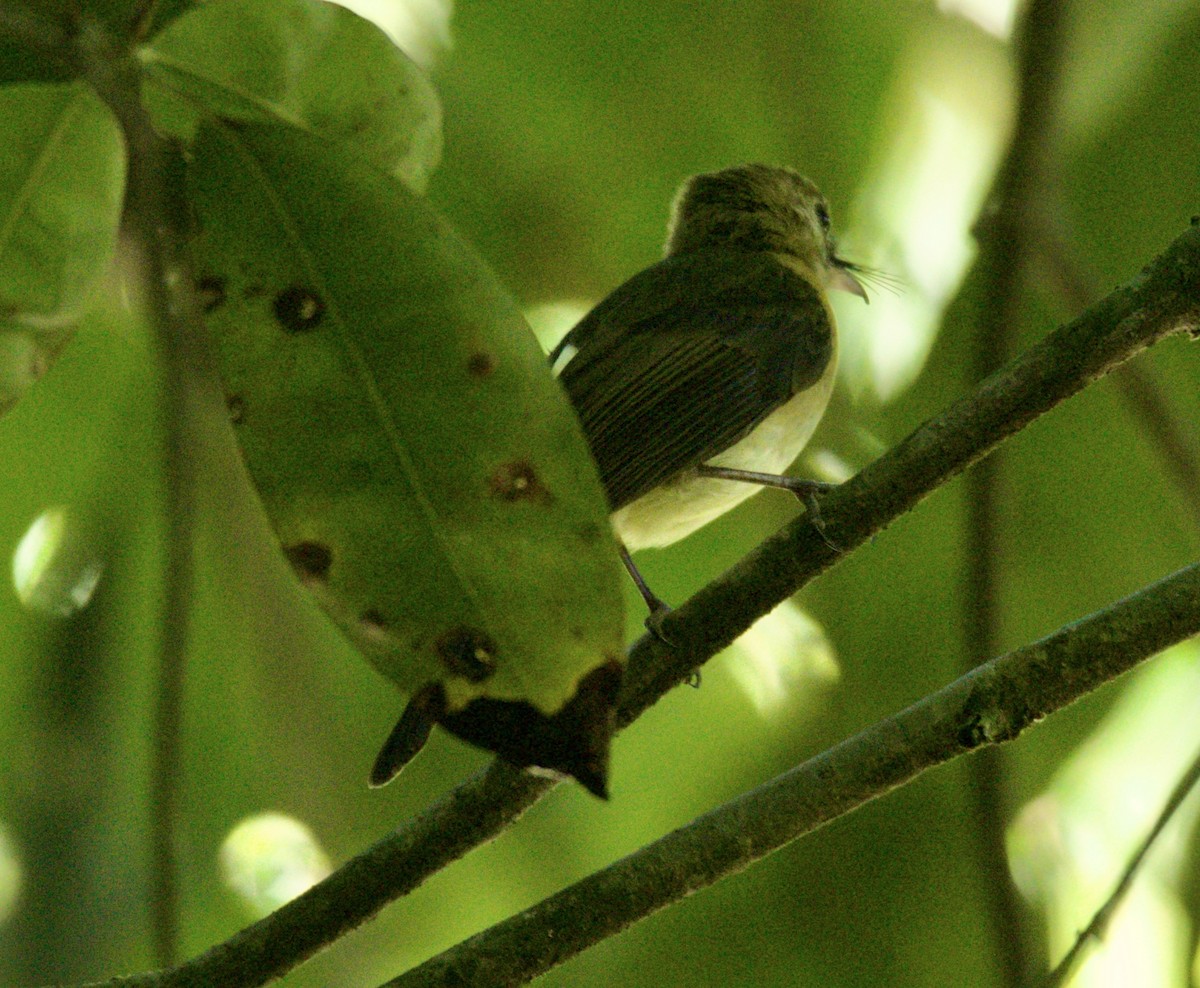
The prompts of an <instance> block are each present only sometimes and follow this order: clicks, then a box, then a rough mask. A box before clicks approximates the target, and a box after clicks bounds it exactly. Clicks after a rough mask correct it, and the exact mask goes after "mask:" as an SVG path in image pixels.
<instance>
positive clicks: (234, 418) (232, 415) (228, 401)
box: [225, 395, 246, 425]
mask: <svg viewBox="0 0 1200 988" xmlns="http://www.w3.org/2000/svg"><path fill="white" fill-rule="evenodd" d="M225 408H226V410H228V412H229V421H230V422H232V423H233V424H234V425H237V424H238V423H239V422H241V421H242V420H243V419H244V418H245V417H246V399H245V398H243V397H242V396H241V395H228V396H227V397H226V398H225Z"/></svg>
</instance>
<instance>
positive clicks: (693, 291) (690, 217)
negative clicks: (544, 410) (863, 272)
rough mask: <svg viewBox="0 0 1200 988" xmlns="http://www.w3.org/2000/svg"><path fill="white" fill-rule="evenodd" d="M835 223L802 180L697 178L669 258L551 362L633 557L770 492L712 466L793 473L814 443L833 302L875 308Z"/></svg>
mask: <svg viewBox="0 0 1200 988" xmlns="http://www.w3.org/2000/svg"><path fill="white" fill-rule="evenodd" d="M829 227H830V222H829V210H828V207H827V205H826V203H825V200H824V198H823V197H822V196H821V194H820V193H819V192H818V191H817V189H816V187H815V186H813V184H812V183H811V182H809V181H808V180H807V179H805V178H803V177H801V176H800V175H798V174H796V173H795V172H794V171H792V170H790V169H787V168H776V167H771V166H767V165H743V166H740V167H737V168H730V169H726V170H724V171H720V172H715V173H713V174H707V175H697V176H695V177H693V178H691V179H689V180H688V181H687V182H685V183H684V185H683V187H682V188H681V189H680V192H679V194H678V196H677V197H676V200H675V205H674V208H673V211H672V218H671V223H670V228H669V232H668V236H667V244H666V257H665V258H664V259H663V260H662V261H660V262H659V263H657V264H655V265H653V266H651V267H649V268H647V269H646V270H644V271H642V272H640V273H639V274H636V275H634V276H633V277H632V278H630V279H629V280H628V281H627V282H625V283H624V284H623V285H621V286H620V287H619V288H617V289H616V290H615V291H614V292H613V293H612V294H611V295H609V296H608V297H607V298H605V299H604V300H603V301H602V302H600V304H599V305H597V306H596V308H595V309H593V310H592V311H591V312H590V313H588V315H587V316H585V317H584V318H583V319H582V320H581V321H580V322H579V324H578V325H576V326H575V328H574V329H572V330H571V331H570V332H569V333H568V334H567V336H566V337H565V338H564V339H563V340H562V342H561V343H559V345H558V346H557V347H556V348H555V349H554V351H553V352H552V353H551V354H550V361H551V366H552V368H553V369H554V371H555V372H556V373H557V374H558V376H559V380H560V382H561V384H562V385H563V387H564V388H565V389H566V392H567V394H568V396H569V397H570V399H571V402H572V403H573V405H574V406H575V410H576V412H577V414H578V415H579V419H580V422H581V424H582V426H583V431H584V434H585V436H586V437H587V439H588V443H589V445H590V447H591V451H592V455H593V457H594V458H595V459H596V462H597V464H598V466H599V468H600V476H601V480H602V482H603V483H604V487H605V490H606V492H607V494H608V498H609V505H610V507H611V508H612V510H613V526H614V529H615V530H616V533H617V535H618V537H619V538H620V539H621V540H622V541H623V542H624V543H625V545H626V546H627V547H628V548H629V549H631V550H636V549H639V548H643V547H646V546H657V545H667V544H669V543H671V542H674V541H676V540H677V539H679V538H682V537H684V536H685V535H687V534H689V533H690V532H692V531H694V530H695V529H697V528H699V527H700V526H702V525H704V524H706V523H707V522H708V521H711V520H712V519H713V518H715V517H717V516H718V515H720V514H722V513H723V512H725V511H727V510H729V509H730V508H732V507H733V506H734V505H736V504H738V503H740V502H741V501H743V500H745V499H746V498H747V497H749V496H751V495H752V494H754V493H755V491H757V490H758V487H757V486H755V485H754V484H750V483H746V482H744V481H742V480H732V479H726V478H725V477H713V476H702V475H701V472H702V471H704V470H713V469H715V470H727V471H728V470H732V471H735V472H736V471H752V472H755V473H758V474H768V475H777V474H781V473H782V472H783V471H784V470H786V469H787V467H788V466H789V465H790V464H791V463H792V462H793V461H794V460H795V458H796V457H797V456H798V455H799V453H800V451H801V450H802V449H803V447H804V445H805V444H806V443H807V442H808V439H809V437H810V436H811V434H812V432H813V430H814V429H815V427H816V424H817V422H818V421H819V420H820V418H821V415H822V414H823V413H824V410H825V406H826V404H827V402H828V399H829V393H830V391H831V390H832V384H833V375H834V370H835V367H836V361H837V341H836V332H835V327H834V321H833V314H832V312H831V311H830V309H829V305H828V302H827V299H826V295H825V291H826V289H828V288H842V289H845V290H849V291H852V292H854V293H855V294H858V295H860V296H862V297H864V298H865V294H864V293H863V290H862V288H861V287H860V286H859V284H858V282H857V281H856V280H855V279H854V278H853V276H852V274H851V272H852V271H853V270H854V267H853V266H852V265H850V264H848V263H847V262H845V261H843V260H842V259H841V258H839V257H838V256H837V253H836V249H835V244H834V241H833V238H832V236H831V234H830V232H829Z"/></svg>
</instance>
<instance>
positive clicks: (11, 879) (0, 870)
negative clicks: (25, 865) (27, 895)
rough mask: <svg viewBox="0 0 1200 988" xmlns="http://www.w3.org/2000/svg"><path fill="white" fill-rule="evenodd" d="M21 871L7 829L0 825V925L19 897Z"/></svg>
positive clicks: (5, 919) (7, 916) (19, 862)
mask: <svg viewBox="0 0 1200 988" xmlns="http://www.w3.org/2000/svg"><path fill="white" fill-rule="evenodd" d="M22 877H23V871H22V868H21V859H20V858H18V857H17V849H16V848H15V847H14V846H13V843H12V840H11V839H10V838H9V835H8V830H7V829H6V828H5V827H4V826H3V825H0V926H3V924H4V923H6V922H7V921H8V920H9V918H10V917H11V916H12V914H13V912H14V910H15V909H16V906H17V900H18V899H20V897H21V883H22Z"/></svg>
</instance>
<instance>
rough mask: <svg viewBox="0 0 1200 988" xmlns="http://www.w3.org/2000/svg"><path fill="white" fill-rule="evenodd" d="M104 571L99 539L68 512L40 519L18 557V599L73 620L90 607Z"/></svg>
mask: <svg viewBox="0 0 1200 988" xmlns="http://www.w3.org/2000/svg"><path fill="white" fill-rule="evenodd" d="M103 572H104V560H103V558H101V555H100V548H99V545H98V543H97V540H96V539H95V537H94V536H93V535H92V534H91V533H89V532H88V531H87V529H86V527H85V526H84V525H83V524H82V523H81V522H80V521H79V520H78V519H77V518H76V517H74V516H73V514H72V512H71V511H70V509H68V508H65V507H55V508H49V509H47V510H46V511H44V512H43V513H42V514H40V515H39V516H38V517H37V518H36V519H35V520H34V522H33V524H31V525H30V526H29V528H28V529H27V530H26V532H25V534H24V535H23V536H22V537H21V540H20V542H18V543H17V548H16V551H15V552H14V553H13V564H12V575H13V586H14V587H15V588H16V591H17V599H18V600H20V601H21V603H22V604H23V605H24V606H25V607H28V608H29V609H30V610H31V611H36V612H38V613H40V614H47V615H50V616H52V617H70V616H71V615H73V614H77V613H78V612H79V611H81V610H83V608H85V607H87V605H88V603H89V602H90V601H91V599H92V594H94V593H95V591H96V585H97V584H98V583H99V582H100V576H101V574H102V573H103Z"/></svg>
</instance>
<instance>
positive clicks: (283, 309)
mask: <svg viewBox="0 0 1200 988" xmlns="http://www.w3.org/2000/svg"><path fill="white" fill-rule="evenodd" d="M271 308H272V310H273V311H274V313H275V318H276V319H278V320H279V325H281V326H282V327H283V328H284V329H286V330H287V331H288V332H289V333H306V332H308V331H309V330H310V329H316V328H317V327H318V326H319V325H321V320H322V319H324V318H325V302H324V300H322V298H321V296H320V295H318V294H317V293H316V292H314V291H311V290H310V289H308V288H301V287H300V286H299V285H293V286H292V287H291V288H285V289H284V290H283V291H281V292H280V293H279V294H278V295H276V296H275V301H274V303H272V306H271Z"/></svg>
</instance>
